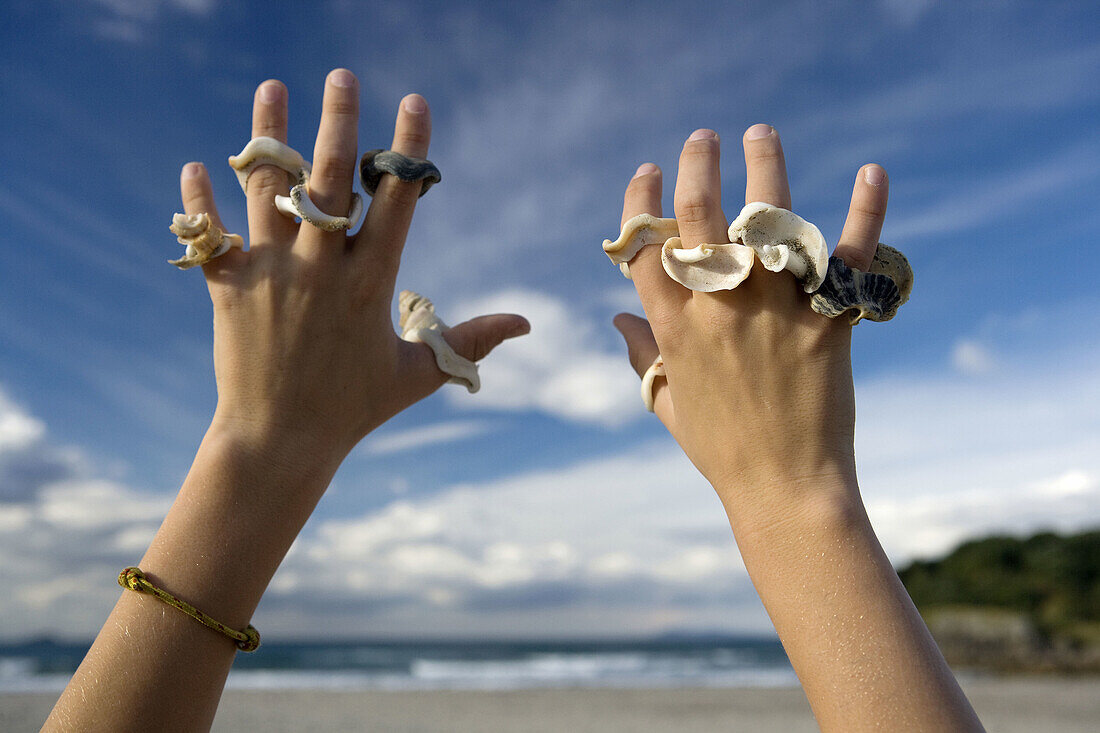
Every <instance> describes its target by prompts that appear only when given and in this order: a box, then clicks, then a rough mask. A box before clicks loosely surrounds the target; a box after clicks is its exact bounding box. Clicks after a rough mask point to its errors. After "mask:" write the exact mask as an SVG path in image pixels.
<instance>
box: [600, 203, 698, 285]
mask: <svg viewBox="0 0 1100 733" xmlns="http://www.w3.org/2000/svg"><path fill="white" fill-rule="evenodd" d="M679 234H680V229H679V227H678V226H677V224H676V220H675V219H662V218H660V217H656V216H653V215H652V214H638V215H637V216H635V217H632V218H630V219H627V221H626V223H625V224H623V228H622V231H621V232H620V233H619V238H618V239H616V240H615V241H614V242H612V241H611V240H610V239H605V240H603V251H604V252H605V253H606V254H607V256H608V258H610V260H611V261H612V262H614V263H615V264H616V265H618V266H619V269H620V270H621V271H622V273H623V276H624V277H626V278H627V279H630V260H632V259H634V256H635V255H637V254H638V252H640V251H641V250H642V248H643V247H648V246H649V245H651V244H663V243H664V242H666V241H667V240H668V238H669V237H675V236H677V235H679Z"/></svg>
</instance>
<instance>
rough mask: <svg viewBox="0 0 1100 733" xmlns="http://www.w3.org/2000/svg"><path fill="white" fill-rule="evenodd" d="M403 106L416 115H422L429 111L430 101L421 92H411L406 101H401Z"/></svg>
mask: <svg viewBox="0 0 1100 733" xmlns="http://www.w3.org/2000/svg"><path fill="white" fill-rule="evenodd" d="M401 106H402V107H404V108H405V111H406V112H409V113H411V114H414V115H422V114H424V113H425V112H427V111H428V102H427V101H426V100H425V99H424V97H421V96H420V95H419V94H410V95H409V96H407V97H405V101H404V102H402V103H401Z"/></svg>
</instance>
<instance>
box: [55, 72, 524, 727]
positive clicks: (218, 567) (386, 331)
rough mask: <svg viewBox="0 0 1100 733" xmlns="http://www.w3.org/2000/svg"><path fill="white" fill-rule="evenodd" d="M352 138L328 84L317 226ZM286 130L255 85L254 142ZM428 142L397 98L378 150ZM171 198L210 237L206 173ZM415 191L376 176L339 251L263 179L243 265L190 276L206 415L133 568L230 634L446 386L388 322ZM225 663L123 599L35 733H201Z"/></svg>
mask: <svg viewBox="0 0 1100 733" xmlns="http://www.w3.org/2000/svg"><path fill="white" fill-rule="evenodd" d="M358 121H359V88H358V82H357V81H356V79H355V77H354V76H353V75H352V74H351V72H349V71H347V70H346V69H337V70H335V71H333V72H332V73H330V74H329V76H328V79H327V80H326V84H325V93H324V103H323V109H322V113H321V122H320V127H319V129H318V132H317V141H316V147H315V149H314V151H313V175H312V177H311V179H310V195H311V197H312V198H313V200H314V202H315V203H316V204H317V205H318V207H319V208H320V209H321V210H322V211H325V212H329V213H334V212H340V213H343V212H346V211H347V210H348V206H349V203H350V200H351V191H352V181H353V176H354V174H355V172H356V162H357V160H356V148H357V142H356V130H357V126H358ZM286 126H287V90H286V88H285V87H284V86H283V85H282V84H281V83H280V82H278V81H274V80H271V81H267V82H264V83H263V84H261V85H260V87H259V88H258V89H257V92H256V96H255V101H254V107H253V118H252V136H253V137H256V136H261V135H267V136H271V137H275V138H277V139H279V140H282V141H284V142H286V139H287V128H286ZM430 137H431V116H430V112H429V110H428V107H427V103H426V102H425V101H424V99H423V98H422V97H420V96H419V95H416V94H411V95H409V96H407V97H405V98H404V99H403V100H402V103H401V107H400V110H399V112H398V115H397V121H396V125H395V131H394V137H393V143H392V145H391V149H393V150H396V151H397V152H400V153H404V154H405V155H410V156H414V157H420V158H423V157H427V154H428V142H429V139H430ZM180 183H181V190H182V195H183V203H184V208H185V210H186V212H187V213H188V214H193V213H197V212H201V211H206V212H209V213H210V214H211V216H212V217H213V218H214V221H215V222H216V223H217V224H218V225H219V226H221V221H220V219H219V218H218V214H217V210H216V206H215V204H214V196H213V192H212V190H211V187H210V180H209V178H208V177H207V174H206V170H205V169H204V168H203V166H202V165H201V164H198V163H189V164H188V165H186V166H184V169H183V173H182V176H181V181H180ZM420 185H421V184H420V183H418V182H417V183H406V182H403V181H400V180H398V179H396V178H394V177H392V176H388V175H387V176H384V177H383V180H382V182H381V183H380V185H379V187H378V190H377V192H376V193H375V196H374V198H373V199H372V201H371V205H370V208H369V210H368V211H367V213H366V216H365V219H364V223H363V225H362V227H361V228H360V231H359V232H358V233H357V234H356V235H355V236H350V237H349V236H347V235H346V233H345V232H324V231H321V230H319V229H315V228H314V227H312V226H311V225H309V224H300V225H299V224H296V223H294V222H293V221H292V220H291V219H289V218H287V217H285V216H283V215H282V214H280V213H278V212H277V211H276V210H275V206H274V197H275V195H276V194H284V195H285V194H286V193H287V190H288V186H287V177H286V174H285V173H284V172H283V171H281V170H279V169H277V168H274V167H273V166H262V167H260V168H258V169H256V171H255V172H254V173H253V174H252V176H251V178H250V179H249V183H248V196H247V198H248V228H249V242H250V248H249V250H248V251H247V252H243V251H240V250H232V251H230V252H229V253H227V254H225V255H223V256H222V257H219V258H217V259H215V260H213V261H212V262H210V263H208V264H207V265H205V266H204V268H203V269H204V272H205V276H206V282H207V285H208V286H209V291H210V299H211V301H212V302H213V307H214V371H215V377H216V380H217V386H218V405H217V409H216V410H215V413H214V418H213V420H212V422H211V425H210V428H209V430H208V431H207V433H206V436H205V437H204V439H203V441H202V444H201V446H200V447H199V450H198V454H197V455H196V457H195V462H194V464H193V465H192V467H191V471H190V472H189V473H188V476H187V478H186V480H185V481H184V483H183V486H182V488H181V489H180V493H179V495H178V497H177V499H176V501H175V503H174V504H173V506H172V508H171V510H170V511H169V513H168V516H167V517H166V519H165V520H164V524H163V525H161V528H160V530H159V531H158V532H157V535H156V537H155V538H154V540H153V542H152V545H151V546H150V547H149V550H148V551H147V552H146V554H145V556H144V557H143V558H142V560H141V562H140V567H141V568H142V570H144V571H145V573H146V575H147V577H148V578H149V579H150V580H151V581H152V582H153V583H154V584H156V585H158V586H160V587H162V588H164V589H166V590H168V591H169V592H171V593H173V594H175V595H176V596H178V597H180V598H183V599H184V600H186V601H188V602H190V603H191V604H193V605H194V606H195V607H197V608H199V609H201V610H203V611H205V612H206V613H208V614H209V615H211V616H213V617H214V618H216V619H218V620H219V621H222V622H223V623H226V624H228V625H229V626H231V627H233V628H239V629H243V628H244V627H245V626H247V625H248V623H249V620H250V619H251V617H252V613H253V611H254V610H255V608H256V604H257V603H258V602H259V600H260V597H261V596H262V595H263V592H264V590H265V589H266V588H267V585H268V582H269V581H270V579H271V576H272V575H273V574H274V572H275V569H276V568H277V567H278V566H279V563H280V562H281V561H282V559H283V557H284V556H285V555H286V552H287V550H288V549H289V548H290V544H291V542H293V540H294V538H295V537H296V536H297V535H298V532H299V531H300V530H301V528H302V525H303V524H304V523H305V521H306V519H308V518H309V515H310V514H311V513H312V511H313V509H314V507H315V506H316V504H317V502H318V500H320V498H321V496H322V494H323V493H324V491H325V489H326V487H327V486H328V484H329V481H330V480H331V479H332V476H333V474H334V473H335V471H336V468H337V467H338V466H339V465H340V463H341V461H342V460H343V459H344V457H345V456H346V455H347V454H348V452H349V451H350V450H351V449H352V447H354V446H355V445H356V443H358V442H359V441H360V440H361V439H362V438H363V437H364V436H365V435H366V434H367V433H368V432H370V431H371V430H373V429H374V428H376V427H378V426H379V425H381V424H382V423H383V422H385V421H386V420H387V419H388V418H390V417H392V416H393V415H395V414H396V413H398V412H400V411H401V410H403V409H404V408H406V407H408V406H409V405H411V404H412V403H414V402H416V401H417V400H420V399H423V398H424V397H426V396H428V395H429V394H431V393H432V392H434V391H435V390H436V389H438V388H439V387H440V386H441V385H442V384H443V383H444V381H445V380H446V375H444V374H443V373H441V372H440V371H439V370H438V369H437V368H436V365H435V358H434V356H433V354H432V352H431V350H430V349H429V348H428V347H427V346H425V345H424V344H411V343H407V342H405V341H402V340H400V339H399V338H398V337H397V335H396V334H395V333H394V329H393V324H392V322H391V315H390V314H391V305H392V302H393V289H394V279H395V277H396V275H397V269H398V266H399V264H400V260H401V250H402V248H403V246H404V242H405V235H406V233H407V231H408V227H409V223H410V221H411V220H412V215H413V209H414V207H415V205H416V201H417V195H418V193H419V192H420ZM529 328H530V327H529V325H528V323H527V322H526V321H525V320H524V319H523V318H521V317H519V316H515V315H492V316H483V317H480V318H475V319H473V320H471V321H467V322H465V323H462V324H459V325H457V326H455V327H454V328H453V329H451V330H450V331H448V332H447V333H446V334H445V338H446V339H447V341H448V342H449V343H450V344H451V345H452V346H453V347H454V348H455V350H456V351H457V352H458V353H460V354H462V355H463V356H465V357H466V358H468V359H473V360H477V359H481V358H482V357H484V356H485V355H486V354H488V353H489V351H491V350H492V349H493V348H494V347H495V346H497V345H498V344H500V342H501V341H503V340H504V339H506V338H511V337H513V336H519V335H521V334H524V333H527V331H528V330H529ZM120 569H121V568H120ZM261 631H262V629H261ZM236 651H237V650H236V647H235V645H234V643H233V642H232V641H231V640H230V639H228V638H227V637H225V636H222V635H220V634H218V633H216V632H213V631H211V630H209V629H207V628H205V627H203V626H201V625H200V624H198V623H196V622H195V621H194V620H192V619H190V618H188V617H187V616H185V615H184V614H182V613H180V612H179V611H177V610H175V609H173V608H171V607H169V606H168V605H166V604H164V603H162V602H160V601H158V600H156V599H155V598H152V597H150V596H146V595H141V594H138V593H135V592H130V591H127V592H124V593H122V594H121V597H120V599H119V601H118V604H117V605H116V606H115V608H114V610H113V611H112V612H111V614H110V616H109V617H108V619H107V622H106V623H105V624H104V626H103V629H102V630H101V631H100V633H99V636H98V637H97V638H96V640H95V642H94V644H93V646H92V648H91V650H90V651H89V652H88V655H87V657H85V659H84V661H83V662H82V663H81V665H80V668H79V669H78V670H77V672H76V674H75V675H74V676H73V679H72V681H71V682H70V683H69V685H68V687H67V688H66V689H65V691H64V693H62V695H61V698H60V699H59V700H58V702H57V705H56V706H55V708H54V710H53V712H52V713H51V714H50V717H49V719H48V720H47V721H46V724H45V726H44V728H43V729H44V730H48V731H62V730H65V731H68V730H72V731H76V730H79V731H131V730H132V731H149V730H159V731H177V730H178V731H194V730H204V729H208V728H209V727H210V724H211V722H212V721H213V718H214V713H215V711H216V709H217V705H218V700H219V698H220V696H221V692H222V688H223V686H224V684H225V678H226V675H227V674H228V672H229V668H230V665H231V664H232V662H233V658H234V656H235V655H236Z"/></svg>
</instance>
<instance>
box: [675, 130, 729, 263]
mask: <svg viewBox="0 0 1100 733" xmlns="http://www.w3.org/2000/svg"><path fill="white" fill-rule="evenodd" d="M719 147H720V146H719V139H718V133H716V132H715V131H714V130H696V131H695V132H693V133H692V134H691V137H689V138H688V140H687V142H686V143H684V149H683V151H682V152H681V153H680V170H679V173H678V174H677V176H676V196H675V199H674V200H675V208H676V223H677V225H678V226H679V228H680V239H681V240H683V243H684V246H685V247H695V246H696V245H699V244H703V243H705V242H709V243H712V244H720V243H724V242H728V241H729V239H728V238H727V236H726V230H727V229H728V228H729V224H728V223H727V221H726V215H725V214H723V213H722V176H721V173H720V171H719V168H718V159H719V153H720V150H719Z"/></svg>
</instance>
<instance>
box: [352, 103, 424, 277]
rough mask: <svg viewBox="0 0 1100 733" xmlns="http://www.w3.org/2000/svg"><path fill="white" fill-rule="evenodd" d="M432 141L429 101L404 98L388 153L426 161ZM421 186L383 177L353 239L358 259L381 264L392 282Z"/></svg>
mask: <svg viewBox="0 0 1100 733" xmlns="http://www.w3.org/2000/svg"><path fill="white" fill-rule="evenodd" d="M431 138H432V113H431V110H430V109H429V108H428V102H427V101H426V100H425V99H424V97H422V96H420V95H419V94H409V95H407V96H406V97H405V98H404V99H402V100H401V104H400V105H399V107H398V110H397V121H396V122H395V123H394V130H393V143H392V144H391V146H390V150H393V151H394V152H396V153H401V154H402V155H407V156H409V157H410V158H426V157H428V144H429V142H430V141H431ZM422 186H423V184H421V182H420V181H402V180H401V179H400V178H397V177H396V176H391V175H383V176H382V180H381V181H380V182H379V184H378V189H377V190H376V191H375V192H374V198H373V200H372V201H371V204H370V208H369V209H368V210H367V217H366V221H365V222H364V224H363V228H362V230H361V231H360V232H359V235H358V236H357V237H356V244H357V246H356V248H355V249H356V251H358V252H359V253H360V256H367V257H369V258H370V259H371V261H372V262H378V263H380V264H383V265H384V266H385V269H386V272H387V274H388V275H389V276H390V278H391V279H392V278H393V277H395V276H396V274H397V268H398V266H399V265H400V264H401V250H402V249H403V248H404V246H405V236H406V235H407V234H408V233H409V224H410V223H412V217H413V210H414V209H415V208H416V202H417V200H418V199H419V198H420V191H421V189H422ZM360 242H362V245H359V243H360Z"/></svg>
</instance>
